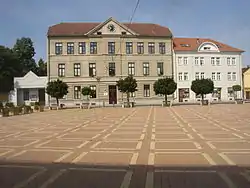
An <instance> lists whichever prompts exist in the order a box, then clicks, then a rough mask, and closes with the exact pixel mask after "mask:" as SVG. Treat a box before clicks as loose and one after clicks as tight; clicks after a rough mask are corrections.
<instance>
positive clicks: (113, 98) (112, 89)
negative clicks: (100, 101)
mask: <svg viewBox="0 0 250 188" xmlns="http://www.w3.org/2000/svg"><path fill="white" fill-rule="evenodd" d="M109 104H117V89H116V85H109Z"/></svg>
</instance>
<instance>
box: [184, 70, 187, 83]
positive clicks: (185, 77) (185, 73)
mask: <svg viewBox="0 0 250 188" xmlns="http://www.w3.org/2000/svg"><path fill="white" fill-rule="evenodd" d="M184 80H185V81H187V80H188V73H187V72H184Z"/></svg>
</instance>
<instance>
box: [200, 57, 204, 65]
mask: <svg viewBox="0 0 250 188" xmlns="http://www.w3.org/2000/svg"><path fill="white" fill-rule="evenodd" d="M200 65H201V66H203V65H204V57H200Z"/></svg>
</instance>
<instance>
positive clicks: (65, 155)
mask: <svg viewBox="0 0 250 188" xmlns="http://www.w3.org/2000/svg"><path fill="white" fill-rule="evenodd" d="M72 153H74V152H69V153H66V154H64V155H63V156H62V157H60V158H59V159H57V160H55V161H54V162H55V163H59V162H61V161H62V160H64V159H66V158H67V157H68V156H70V155H71V154H72Z"/></svg>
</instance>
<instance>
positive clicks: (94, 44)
mask: <svg viewBox="0 0 250 188" xmlns="http://www.w3.org/2000/svg"><path fill="white" fill-rule="evenodd" d="M90 54H97V42H90Z"/></svg>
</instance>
